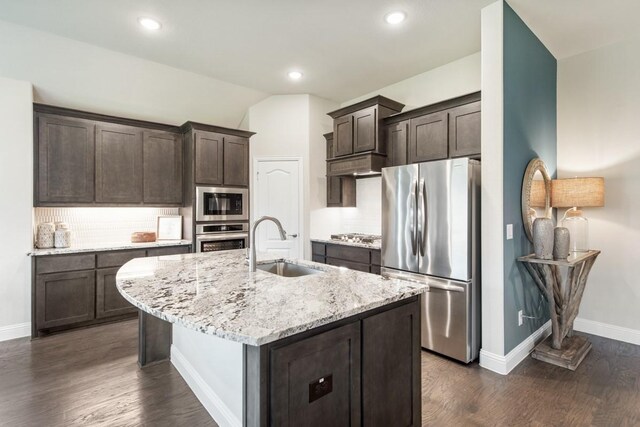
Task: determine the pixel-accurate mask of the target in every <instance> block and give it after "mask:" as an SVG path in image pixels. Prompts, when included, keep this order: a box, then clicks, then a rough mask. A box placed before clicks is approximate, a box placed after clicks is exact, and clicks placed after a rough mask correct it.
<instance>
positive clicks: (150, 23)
mask: <svg viewBox="0 0 640 427" xmlns="http://www.w3.org/2000/svg"><path fill="white" fill-rule="evenodd" d="M138 22H139V23H140V25H142V26H143V27H144V28H146V29H147V30H159V29H160V27H162V24H160V22H158V21H156V20H155V19H151V18H138Z"/></svg>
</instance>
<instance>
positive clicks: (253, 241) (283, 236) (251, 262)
mask: <svg viewBox="0 0 640 427" xmlns="http://www.w3.org/2000/svg"><path fill="white" fill-rule="evenodd" d="M267 220H268V221H271V222H273V223H274V224H275V225H276V226H277V227H278V232H279V233H280V238H281V239H282V240H287V232H286V231H284V228H282V224H281V223H280V221H279V220H278V218H274V217H272V216H263V217H260V218H258V219H257V220H256V221H255V222H254V223H253V224H252V225H251V232H250V233H251V234H250V235H249V246H251V255H249V271H250V272H251V273H253V272H255V271H256V228H258V225H259V224H260V223H261V222H262V221H267Z"/></svg>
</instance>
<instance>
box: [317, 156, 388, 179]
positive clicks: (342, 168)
mask: <svg viewBox="0 0 640 427" xmlns="http://www.w3.org/2000/svg"><path fill="white" fill-rule="evenodd" d="M386 159H387V156H384V155H382V154H376V153H363V154H355V155H353V156H344V157H340V158H337V159H332V160H327V176H346V175H347V176H355V177H356V178H358V177H366V176H372V175H380V174H381V173H382V168H383V167H385V164H386V161H387V160H386Z"/></svg>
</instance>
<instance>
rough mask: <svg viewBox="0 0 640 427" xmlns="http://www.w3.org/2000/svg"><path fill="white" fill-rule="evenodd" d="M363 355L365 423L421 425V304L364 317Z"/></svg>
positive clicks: (416, 426)
mask: <svg viewBox="0 0 640 427" xmlns="http://www.w3.org/2000/svg"><path fill="white" fill-rule="evenodd" d="M362 354H363V358H362V416H363V419H362V425H363V426H371V427H376V426H380V427H386V426H415V427H418V426H420V425H421V406H420V405H421V402H420V396H421V378H420V310H419V304H418V303H413V304H405V305H403V306H401V307H398V308H396V309H393V310H388V311H385V312H382V313H380V314H376V315H374V316H371V317H368V318H365V319H363V321H362Z"/></svg>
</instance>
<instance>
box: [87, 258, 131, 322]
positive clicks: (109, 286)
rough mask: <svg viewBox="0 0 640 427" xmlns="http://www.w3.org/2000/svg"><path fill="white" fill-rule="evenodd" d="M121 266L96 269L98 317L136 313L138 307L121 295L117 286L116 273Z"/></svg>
mask: <svg viewBox="0 0 640 427" xmlns="http://www.w3.org/2000/svg"><path fill="white" fill-rule="evenodd" d="M119 269H120V267H112V268H101V269H98V270H97V271H96V318H97V319H101V318H104V317H111V316H119V315H122V314H128V313H135V312H136V311H137V309H136V307H134V306H133V305H131V304H130V303H129V302H128V301H127V300H126V299H124V298H123V297H122V295H120V292H118V288H117V287H116V274H117V273H118V270H119Z"/></svg>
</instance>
